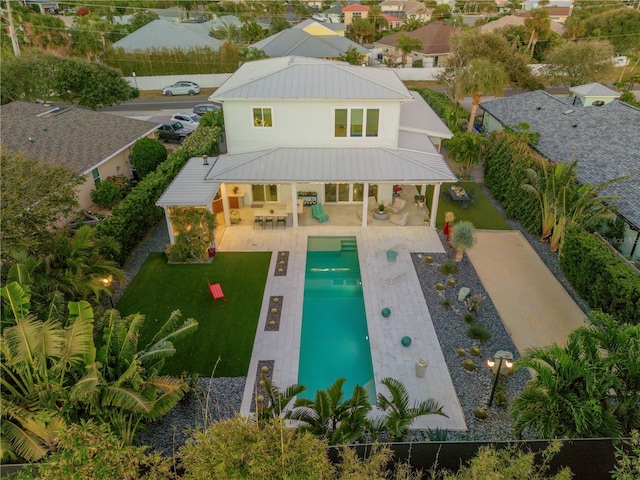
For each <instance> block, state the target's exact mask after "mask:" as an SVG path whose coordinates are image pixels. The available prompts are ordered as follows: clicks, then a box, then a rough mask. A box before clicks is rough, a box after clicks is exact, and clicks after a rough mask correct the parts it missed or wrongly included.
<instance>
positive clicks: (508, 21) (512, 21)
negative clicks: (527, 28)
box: [478, 15, 565, 35]
mask: <svg viewBox="0 0 640 480" xmlns="http://www.w3.org/2000/svg"><path fill="white" fill-rule="evenodd" d="M525 18H526V16H523V15H507V16H505V17H500V18H499V19H497V20H494V21H492V22H489V23H485V24H484V25H480V26H479V27H478V29H479V30H480V31H481V32H482V33H486V32H493V31H494V30H499V29H501V28H507V27H510V26H516V27H523V26H524V19H525ZM549 28H551V30H553V31H554V32H555V33H557V34H558V35H563V34H564V31H565V26H564V25H563V24H562V23H560V22H556V21H554V20H551V24H550V27H549Z"/></svg>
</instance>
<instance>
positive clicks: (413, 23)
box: [400, 17, 424, 32]
mask: <svg viewBox="0 0 640 480" xmlns="http://www.w3.org/2000/svg"><path fill="white" fill-rule="evenodd" d="M423 25H424V22H421V21H420V20H418V19H417V18H416V17H411V18H409V19H408V20H407V21H406V22H404V23H403V24H402V26H401V27H400V30H405V31H407V32H413V31H414V30H417V29H419V28H420V27H422V26H423Z"/></svg>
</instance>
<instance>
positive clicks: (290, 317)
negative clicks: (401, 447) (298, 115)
mask: <svg viewBox="0 0 640 480" xmlns="http://www.w3.org/2000/svg"><path fill="white" fill-rule="evenodd" d="M317 235H319V236H331V235H336V236H345V235H349V236H355V237H356V239H357V246H358V254H359V261H360V270H361V278H362V287H363V292H364V301H365V310H366V317H367V324H368V332H369V339H370V345H371V356H372V361H373V371H374V377H375V382H376V390H377V391H378V392H382V393H385V394H388V392H386V390H385V387H383V386H382V385H381V384H380V381H381V380H382V379H383V378H385V377H393V378H396V379H398V380H400V381H402V382H403V383H404V384H405V386H406V387H407V389H408V391H409V393H410V398H411V401H414V400H415V401H422V400H426V399H428V398H433V399H435V400H437V401H438V402H439V403H440V404H442V405H443V406H444V411H445V413H446V414H447V415H448V418H446V417H441V416H437V415H430V416H426V417H421V418H419V419H417V420H416V422H415V423H414V424H413V426H412V428H419V429H426V428H431V429H434V428H438V427H439V428H445V429H447V430H450V431H454V430H466V424H465V419H464V414H463V412H462V409H461V407H460V403H459V401H458V398H457V396H456V392H455V389H454V386H453V383H452V381H451V377H450V374H449V370H448V368H447V365H446V363H445V359H444V356H443V354H442V351H441V348H440V344H439V342H438V338H437V336H436V333H435V330H434V328H433V325H432V323H431V317H430V315H429V309H428V307H427V305H426V302H425V299H424V296H423V294H422V291H421V289H420V284H419V282H418V278H417V276H416V272H415V270H414V268H413V266H412V263H411V258H410V252H416V251H419V252H434V253H438V252H443V251H444V250H443V247H442V244H441V242H440V239H439V238H438V235H437V232H436V231H435V230H433V229H431V228H425V227H424V226H421V227H404V228H396V229H385V230H384V231H381V230H379V229H362V228H360V227H358V226H353V227H344V226H337V228H336V227H334V226H333V225H326V224H323V225H322V226H313V227H302V228H298V229H289V230H287V231H286V233H285V232H282V231H280V232H278V233H275V232H271V231H269V230H253V229H246V228H228V229H226V230H225V233H224V235H223V236H222V238H221V239H220V243H219V248H220V249H221V250H222V251H225V252H227V251H239V252H246V251H256V250H259V251H265V250H266V251H272V252H274V255H273V256H272V259H271V265H270V270H269V272H270V274H269V276H268V278H267V284H266V287H265V294H264V298H263V304H262V310H261V313H260V320H259V323H258V328H257V331H256V337H255V342H254V347H253V353H252V357H251V363H250V366H249V371H248V373H247V382H246V386H245V393H244V397H243V401H242V409H241V413H242V414H244V415H247V414H249V412H250V411H251V409H252V404H254V402H255V390H254V388H255V386H256V380H259V378H258V375H259V373H258V366H259V362H261V361H273V362H274V367H273V382H274V383H275V384H276V385H278V386H279V387H280V388H286V387H288V386H289V385H292V384H295V383H298V358H299V348H300V338H301V329H302V325H301V318H302V308H303V301H304V282H305V263H306V253H307V238H308V237H309V236H317ZM390 239H393V240H394V241H393V243H394V244H396V247H394V250H395V251H397V252H398V256H397V258H396V261H395V262H393V263H391V262H389V261H388V260H387V256H386V254H385V252H384V251H383V250H381V248H380V245H384V243H385V241H388V240H390ZM382 248H383V249H384V247H382ZM277 252H288V265H287V271H286V275H283V276H276V275H273V272H275V271H276V270H275V269H276V268H277V262H278V255H277ZM403 263H406V264H408V265H409V267H410V268H408V269H407V271H406V273H404V274H402V275H400V276H399V277H397V278H396V279H395V280H394V281H393V283H387V282H385V281H384V280H383V279H382V278H381V273H382V272H383V271H384V270H385V269H387V268H389V267H390V266H391V265H400V264H403ZM275 296H282V297H283V300H282V307H281V308H282V312H281V318H280V324H279V329H278V330H277V331H265V323H266V321H267V316H268V312H269V299H270V298H271V297H275ZM383 308H389V309H390V310H391V315H390V316H389V318H384V317H383V316H382V314H381V311H382V309H383ZM404 336H409V337H411V339H412V342H411V345H410V346H408V347H405V346H403V345H402V343H401V339H402V337H404ZM420 357H422V358H425V359H426V360H427V361H428V364H429V366H428V368H427V372H426V375H425V377H424V378H418V377H417V376H416V373H415V364H416V359H418V358H420ZM328 387H329V385H327V388H328ZM345 393H346V394H347V395H348V394H349V392H345Z"/></svg>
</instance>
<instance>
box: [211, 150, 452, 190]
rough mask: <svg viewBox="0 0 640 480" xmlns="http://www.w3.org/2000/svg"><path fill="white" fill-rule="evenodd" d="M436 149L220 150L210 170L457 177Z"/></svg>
mask: <svg viewBox="0 0 640 480" xmlns="http://www.w3.org/2000/svg"><path fill="white" fill-rule="evenodd" d="M455 178H456V177H455V176H454V175H453V173H451V170H450V169H449V167H448V166H447V165H446V162H445V161H444V160H443V159H442V156H441V155H439V154H434V153H425V152H418V151H412V150H402V149H396V150H392V149H385V148H273V149H268V150H261V151H256V152H247V153H242V154H238V155H221V156H220V157H218V159H217V160H216V161H215V162H214V164H213V167H212V168H211V170H210V171H209V173H208V174H207V179H208V180H211V181H216V182H256V183H283V182H294V181H301V182H302V181H305V182H363V181H377V182H396V183H397V182H415V183H419V182H437V181H451V180H455Z"/></svg>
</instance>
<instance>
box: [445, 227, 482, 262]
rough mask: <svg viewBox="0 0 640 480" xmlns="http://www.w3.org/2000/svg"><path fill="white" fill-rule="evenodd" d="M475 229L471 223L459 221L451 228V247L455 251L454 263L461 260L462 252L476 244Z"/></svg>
mask: <svg viewBox="0 0 640 480" xmlns="http://www.w3.org/2000/svg"><path fill="white" fill-rule="evenodd" d="M475 235H476V229H475V227H474V226H473V223H471V222H469V221H467V220H461V221H459V222H458V223H456V224H455V225H454V226H453V230H452V231H451V245H453V248H455V249H456V262H460V261H461V260H462V256H463V255H464V251H465V250H468V249H470V248H471V247H473V246H474V245H475V244H476V236H475Z"/></svg>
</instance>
